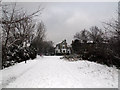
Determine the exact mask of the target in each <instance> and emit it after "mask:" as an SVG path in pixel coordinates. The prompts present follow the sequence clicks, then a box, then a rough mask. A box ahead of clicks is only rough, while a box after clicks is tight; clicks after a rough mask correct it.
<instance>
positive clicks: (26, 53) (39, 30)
mask: <svg viewBox="0 0 120 90" xmlns="http://www.w3.org/2000/svg"><path fill="white" fill-rule="evenodd" d="M1 7H2V17H1V18H0V20H1V22H0V24H1V26H2V33H1V36H2V68H5V67H9V66H11V65H14V64H15V63H19V62H22V61H25V63H27V60H29V59H35V58H36V56H37V54H46V53H47V54H53V49H54V48H53V42H51V41H46V40H45V31H46V29H45V25H44V23H43V22H42V21H41V20H39V22H35V20H34V17H37V16H38V15H40V14H41V13H42V10H43V8H39V9H38V10H36V11H35V12H33V13H31V14H27V13H26V12H25V11H24V10H23V9H18V8H17V5H16V3H14V4H13V3H12V4H2V5H1ZM46 47H47V48H46Z"/></svg>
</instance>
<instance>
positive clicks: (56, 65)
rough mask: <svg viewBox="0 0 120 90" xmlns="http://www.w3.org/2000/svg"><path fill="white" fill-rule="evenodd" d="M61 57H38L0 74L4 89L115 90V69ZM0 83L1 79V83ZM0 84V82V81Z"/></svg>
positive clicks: (6, 69) (116, 78) (116, 76)
mask: <svg viewBox="0 0 120 90" xmlns="http://www.w3.org/2000/svg"><path fill="white" fill-rule="evenodd" d="M60 57H61V56H43V57H40V56H37V58H36V59H34V60H28V61H27V63H25V62H21V63H18V64H16V65H14V66H11V67H9V68H5V69H3V70H1V71H0V73H2V87H3V88H118V69H116V68H115V67H108V66H105V65H101V64H97V63H95V62H89V61H84V60H79V61H74V62H70V61H66V60H64V59H60ZM0 81H1V80H0ZM0 84H1V82H0Z"/></svg>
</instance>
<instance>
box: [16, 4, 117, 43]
mask: <svg viewBox="0 0 120 90" xmlns="http://www.w3.org/2000/svg"><path fill="white" fill-rule="evenodd" d="M18 5H19V6H20V7H23V8H25V10H27V11H28V12H34V11H36V10H37V9H38V7H39V6H41V7H43V8H44V10H43V11H42V14H41V15H40V16H39V17H38V19H37V20H38V21H39V20H42V21H43V22H44V24H45V26H46V30H47V31H46V36H47V37H46V39H47V40H52V41H53V42H54V43H55V44H57V43H59V42H61V41H62V40H64V39H66V40H67V42H68V43H69V44H71V42H72V40H73V36H74V35H75V33H76V32H79V31H80V30H83V29H84V28H85V29H89V28H90V27H91V26H95V25H96V26H98V27H100V28H102V23H101V22H106V21H110V20H111V19H113V18H115V17H116V15H117V2H85V3H84V2H79V3H77V2H75V3H73V2H71V3H70V2H67V3H65V2H63V3H62V2H56V3H55V2H51V3H49V2H45V3H40V2H38V3H33V2H31V3H28V2H27V3H18Z"/></svg>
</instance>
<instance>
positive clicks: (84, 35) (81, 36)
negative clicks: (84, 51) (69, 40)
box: [74, 29, 89, 43]
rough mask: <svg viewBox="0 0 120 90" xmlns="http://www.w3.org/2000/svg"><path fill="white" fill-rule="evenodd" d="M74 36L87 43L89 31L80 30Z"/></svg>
mask: <svg viewBox="0 0 120 90" xmlns="http://www.w3.org/2000/svg"><path fill="white" fill-rule="evenodd" d="M74 38H75V39H78V40H80V41H81V42H84V43H86V42H87V41H88V40H89V32H88V31H87V30H85V29H84V30H82V31H80V32H77V33H76V34H75V35H74Z"/></svg>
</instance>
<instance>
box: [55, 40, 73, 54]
mask: <svg viewBox="0 0 120 90" xmlns="http://www.w3.org/2000/svg"><path fill="white" fill-rule="evenodd" d="M70 53H71V47H70V46H68V45H67V42H66V40H63V41H62V42H61V43H59V44H57V45H56V47H55V54H56V55H63V54H70Z"/></svg>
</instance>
